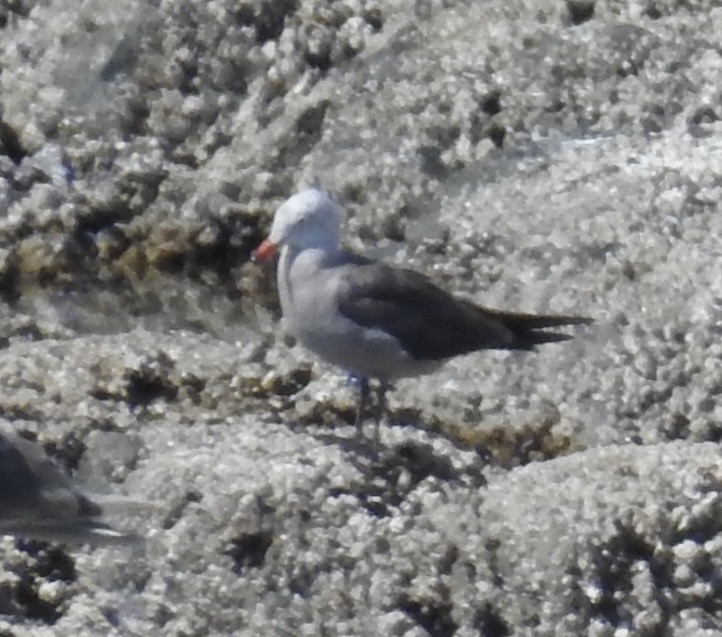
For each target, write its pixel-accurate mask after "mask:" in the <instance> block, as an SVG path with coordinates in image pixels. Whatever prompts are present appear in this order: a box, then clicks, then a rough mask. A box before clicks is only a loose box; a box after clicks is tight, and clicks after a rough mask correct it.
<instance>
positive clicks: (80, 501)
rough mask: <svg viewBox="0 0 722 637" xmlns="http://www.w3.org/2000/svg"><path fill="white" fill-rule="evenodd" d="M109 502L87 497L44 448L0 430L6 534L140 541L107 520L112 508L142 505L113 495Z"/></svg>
mask: <svg viewBox="0 0 722 637" xmlns="http://www.w3.org/2000/svg"><path fill="white" fill-rule="evenodd" d="M103 498H105V496H98V497H97V498H94V497H91V496H88V495H85V494H84V493H81V492H80V490H79V489H78V488H76V487H75V486H74V485H73V484H72V483H71V481H70V480H69V478H68V477H67V476H66V475H65V474H64V473H63V472H62V471H61V470H60V469H59V468H58V466H57V465H55V464H54V463H53V462H52V461H51V460H50V458H48V456H46V455H45V452H44V451H43V449H42V447H40V445H38V444H36V443H34V442H31V441H29V440H26V439H25V438H22V437H20V436H18V435H16V434H14V433H12V432H10V431H5V430H2V431H0V535H3V534H5V535H15V536H22V537H27V538H32V539H36V540H46V541H64V542H67V541H73V542H88V543H90V544H107V543H113V542H123V541H130V542H135V541H136V540H137V539H138V538H137V536H135V534H132V533H126V532H123V531H119V530H116V529H114V528H113V527H111V526H110V525H108V524H107V523H106V522H105V521H104V519H103V516H104V514H105V513H106V512H107V511H108V510H109V509H110V508H124V507H126V506H128V505H130V508H134V507H136V506H138V505H140V503H134V502H132V501H130V500H127V499H125V498H112V497H107V498H105V500H106V501H107V503H104V502H103ZM118 505H120V507H118ZM140 506H143V505H140Z"/></svg>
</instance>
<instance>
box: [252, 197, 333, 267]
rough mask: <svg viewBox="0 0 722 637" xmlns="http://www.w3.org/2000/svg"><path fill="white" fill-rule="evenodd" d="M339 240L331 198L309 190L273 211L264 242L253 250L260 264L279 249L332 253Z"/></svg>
mask: <svg viewBox="0 0 722 637" xmlns="http://www.w3.org/2000/svg"><path fill="white" fill-rule="evenodd" d="M340 240H341V210H340V208H339V206H338V204H337V203H336V202H335V201H334V200H333V199H332V198H331V196H330V195H329V194H328V193H326V192H325V191H323V190H320V189H318V188H312V189H310V190H304V191H303V192H300V193H298V194H297V195H293V197H291V198H289V199H287V200H286V201H284V202H283V204H281V206H280V207H279V208H278V210H276V214H275V215H274V217H273V225H272V226H271V233H270V234H269V235H268V238H267V239H266V240H265V241H264V242H263V243H262V244H261V245H260V246H259V247H258V249H257V250H256V258H257V259H258V260H260V261H264V260H266V259H268V258H270V257H271V256H272V255H273V254H274V253H275V252H276V251H277V250H278V248H280V247H281V246H284V245H287V246H290V247H293V248H296V249H303V248H330V249H334V248H336V247H337V246H338V244H339V241H340Z"/></svg>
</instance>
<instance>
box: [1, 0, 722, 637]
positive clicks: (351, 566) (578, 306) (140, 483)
mask: <svg viewBox="0 0 722 637" xmlns="http://www.w3.org/2000/svg"><path fill="white" fill-rule="evenodd" d="M720 32H722V10H720V9H719V8H718V7H716V6H715V3H714V2H711V1H710V2H703V1H701V0H700V1H687V2H676V1H675V2H673V1H671V0H670V1H667V0H654V1H653V2H646V1H645V2H631V3H630V2H605V3H601V2H581V1H578V2H577V1H574V2H573V1H571V0H569V1H568V2H555V3H551V2H546V1H537V0H515V1H513V2H496V1H494V2H483V3H482V2H463V1H460V0H457V1H441V0H416V1H415V2H400V1H397V0H392V1H388V2H374V1H371V0H367V1H366V0H337V1H334V2H331V1H327V2H322V1H320V0H282V1H276V0H273V1H271V0H243V1H241V2H239V1H237V0H233V1H232V0H210V1H209V2H194V1H191V0H175V1H173V2H170V1H168V2H166V1H160V2H155V1H154V2H143V1H141V0H136V1H135V2H133V1H124V2H115V3H108V2H103V1H101V0H88V1H86V2H83V3H78V4H77V6H75V5H73V6H70V5H69V4H68V3H67V2H61V1H60V0H43V1H38V2H35V1H32V0H23V1H20V2H10V3H5V5H4V6H3V7H0V212H1V213H2V214H0V347H1V348H2V349H1V350H0V417H1V418H2V420H3V421H4V426H7V427H11V428H14V429H16V430H18V431H24V432H26V433H27V434H31V435H35V436H36V437H37V439H38V441H39V442H40V443H41V444H43V445H44V447H45V449H46V450H47V451H48V453H50V455H51V456H52V457H54V458H55V459H56V461H57V462H58V463H59V464H60V465H61V466H63V467H64V468H65V469H66V470H68V471H69V472H71V473H72V474H73V476H74V478H75V479H76V480H77V481H78V482H79V483H80V484H81V485H82V486H84V487H86V488H88V489H91V490H96V491H98V490H99V491H101V492H105V491H114V492H122V493H125V494H128V495H130V496H132V497H135V498H140V499H143V500H151V501H153V502H157V503H158V508H157V510H153V511H152V512H151V513H149V514H148V515H146V516H141V517H139V519H138V520H137V522H136V526H137V528H138V530H139V531H140V532H141V533H143V534H144V535H145V536H146V538H147V544H146V547H145V550H144V551H138V549H137V548H133V549H131V548H124V547H117V546H116V547H108V548H95V549H91V548H89V547H87V548H81V549H77V548H68V547H63V546H62V545H55V544H43V543H37V542H33V541H31V540H28V539H18V540H14V539H11V538H6V539H4V540H3V541H2V545H1V546H0V553H1V555H2V560H3V568H2V570H1V571H0V632H3V633H5V632H7V633H8V634H12V635H18V636H20V635H45V634H47V635H51V634H52V635H94V634H103V635H105V634H109V635H115V634H117V635H129V634H130V635H149V634H159V633H162V634H167V635H179V636H180V635H184V636H189V635H206V634H235V635H249V636H251V635H267V634H273V635H289V636H290V635H293V636H296V635H318V634H326V635H398V636H405V637H412V636H423V635H431V636H433V637H451V636H452V635H454V636H456V637H467V636H469V637H470V636H474V635H481V636H483V637H502V636H504V635H515V636H517V635H535V636H536V635H560V636H566V635H569V636H570V637H571V636H577V635H594V636H600V637H601V636H610V637H621V636H623V635H650V636H651V635H655V636H657V635H674V636H679V637H682V636H684V637H687V636H691V635H695V636H696V635H715V634H719V633H720V632H722V609H720V604H719V599H720V592H721V591H720V586H721V584H720V582H722V533H721V530H722V529H721V528H720V523H719V522H718V520H719V519H720V510H719V509H720V506H721V504H720V503H722V499H721V498H720V484H721V483H720V476H722V466H721V465H722V463H721V461H720V455H719V451H718V446H717V443H718V442H719V440H720V438H722V435H721V432H722V402H720V396H722V362H720V361H721V360H722V358H721V354H722V346H721V345H720V343H719V337H720V330H721V327H722V275H721V274H720V267H719V264H720V257H721V256H722V250H721V249H720V242H719V237H720V236H722V215H720V203H719V202H720V193H721V192H722V125H720V119H721V118H722V105H721V104H722V99H721V98H722V93H721V92H720V90H721V89H720V87H721V86H722V60H721V58H720V50H719V33H720ZM315 180H319V181H320V182H321V183H322V184H323V185H324V186H325V187H327V188H328V189H330V190H331V191H332V192H334V193H335V194H336V195H337V197H338V199H339V200H340V202H341V203H342V204H343V206H344V208H345V210H346V211H347V217H348V220H347V231H348V238H349V243H350V244H351V245H352V246H353V247H355V248H358V249H362V250H364V251H366V252H368V253H370V254H372V255H376V256H380V257H383V258H386V259H388V260H390V261H393V262H397V263H404V264H410V265H411V266H412V267H414V268H417V269H419V270H422V271H424V272H426V273H427V274H429V275H430V276H432V277H433V278H434V279H435V280H437V281H439V282H440V283H442V284H443V285H445V286H447V287H449V288H450V289H455V290H458V291H459V292H460V293H463V294H465V295H467V296H468V297H470V298H473V299H475V300H477V301H479V302H481V303H485V304H487V305H490V306H499V307H505V308H519V309H523V310H530V311H556V312H577V313H586V314H589V315H591V316H593V317H594V318H595V319H596V323H595V325H594V326H593V327H592V328H590V329H588V330H583V331H580V332H579V334H578V337H577V338H576V339H575V340H574V341H571V342H568V343H564V344H562V345H559V346H549V347H547V348H545V349H543V350H542V351H540V352H539V353H535V354H528V355H523V354H522V355H508V354H499V353H489V354H485V355H475V356H469V357H465V358H463V359H458V360H455V361H453V362H451V363H450V364H449V365H447V366H446V367H445V368H444V370H443V371H441V372H439V373H438V374H435V375H434V376H430V377H427V378H422V379H415V380H406V381H403V382H400V383H399V384H398V386H397V388H396V391H395V392H394V393H393V394H392V395H391V396H390V408H391V420H392V424H390V425H386V426H384V427H383V428H382V442H383V452H382V453H381V455H380V457H378V458H375V457H374V456H373V454H372V453H371V449H370V447H369V446H368V445H365V444H359V442H358V441H356V440H354V437H353V428H352V426H351V425H350V423H351V421H352V418H353V408H354V396H353V392H352V389H351V388H349V387H348V386H347V385H346V384H345V381H344V379H343V376H342V375H341V374H340V373H338V370H332V369H329V368H327V367H325V366H323V365H322V364H319V363H318V362H317V361H314V360H313V359H312V358H311V357H310V356H309V355H308V354H307V353H305V352H303V351H302V350H301V349H299V348H297V347H293V346H292V344H291V343H289V342H287V340H286V339H285V338H284V337H283V336H282V333H281V330H280V328H279V326H278V324H277V323H278V318H279V317H278V305H277V300H276V297H275V291H274V282H273V272H272V271H271V269H265V270H264V269H261V268H259V267H257V266H255V265H253V264H252V263H250V262H249V258H250V253H251V251H252V249H253V248H254V247H255V245H256V244H257V243H258V242H259V241H260V239H261V238H262V236H263V235H264V232H265V230H266V229H267V227H268V225H269V223H270V219H271V216H272V214H273V211H274V209H275V207H276V206H277V205H278V204H279V203H280V202H281V201H282V200H283V199H284V198H285V197H287V196H288V195H289V194H291V193H292V192H293V191H294V190H296V189H297V188H299V187H302V186H306V185H309V184H311V183H313V182H314V181H315Z"/></svg>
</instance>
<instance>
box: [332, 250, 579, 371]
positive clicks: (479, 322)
mask: <svg viewBox="0 0 722 637" xmlns="http://www.w3.org/2000/svg"><path fill="white" fill-rule="evenodd" d="M338 307H339V310H340V312H341V313H342V314H343V315H344V316H346V317H347V318H349V319H351V320H352V321H354V322H356V323H358V324H360V325H363V326H364V327H368V328H377V329H380V330H383V331H385V332H388V333H389V334H391V335H392V336H394V337H395V338H396V339H398V341H399V342H400V343H401V346H402V347H403V348H404V349H405V350H406V351H407V352H408V353H409V354H410V355H411V356H412V357H413V358H415V359H417V360H442V359H445V358H449V357H451V356H456V355H457V354H464V353H467V352H472V351H474V350H478V349H522V350H528V349H532V348H533V347H534V346H535V345H538V344H540V343H549V342H555V341H561V340H567V339H568V338H570V336H568V335H566V334H560V333H558V332H548V331H543V329H544V328H548V327H556V326H562V325H571V324H577V323H589V322H590V321H589V319H586V318H583V317H573V316H546V315H534V314H516V313H509V312H501V311H497V310H488V309H485V308H482V307H479V306H477V305H475V304H473V303H471V302H469V301H466V300H463V299H458V298H456V297H454V296H452V295H451V294H449V293H448V292H446V291H445V290H443V289H441V288H440V287H438V286H437V285H435V284H434V283H432V282H431V281H430V280H429V279H428V278H426V277H425V276H423V275H422V274H419V273H418V272H413V271H411V270H404V269H398V268H393V267H391V266H389V265H387V264H384V263H366V264H359V265H357V266H356V267H353V268H350V269H349V271H348V273H347V274H346V276H345V278H344V284H343V285H342V288H341V290H340V295H339V303H338Z"/></svg>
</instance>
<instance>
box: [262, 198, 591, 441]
mask: <svg viewBox="0 0 722 637" xmlns="http://www.w3.org/2000/svg"><path fill="white" fill-rule="evenodd" d="M341 218H342V215H341V210H340V208H339V206H338V205H337V203H336V202H335V201H334V200H333V199H332V198H331V197H330V196H329V195H328V194H327V193H326V192H324V191H323V190H320V189H315V188H314V189H310V190H305V191H303V192H301V193H298V194H296V195H294V196H292V197H291V198H289V199H287V200H286V201H285V202H284V203H283V204H282V205H281V206H280V207H279V208H278V210H277V211H276V213H275V216H274V218H273V224H272V227H271V232H270V234H269V236H268V238H267V239H266V240H265V241H263V243H261V245H260V246H259V247H258V248H257V250H256V252H255V255H254V258H255V260H256V261H267V260H270V259H271V258H272V257H273V256H274V255H275V254H276V253H277V252H278V251H279V250H280V255H281V256H280V261H279V264H278V273H277V279H278V292H279V296H280V301H281V310H282V312H283V320H284V324H285V327H286V329H287V330H288V331H289V332H290V333H291V334H292V335H293V336H294V337H296V339H298V341H299V342H301V343H302V344H303V345H304V346H305V347H306V348H308V349H309V350H311V351H312V352H314V353H315V354H316V355H318V356H319V357H320V358H322V359H324V360H326V361H328V362H330V363H332V364H334V365H337V366H339V367H341V368H343V369H345V370H346V371H347V372H350V373H351V374H352V375H354V376H356V377H357V378H358V379H359V380H360V400H359V404H358V411H357V416H356V427H357V430H358V431H359V433H361V430H362V427H363V416H364V408H365V404H366V402H367V399H368V397H369V395H370V389H369V382H368V381H369V379H372V378H375V379H377V380H378V381H379V395H378V403H379V411H378V413H377V418H376V440H377V441H378V434H379V431H378V429H379V420H380V418H381V415H382V412H383V409H384V397H385V393H386V390H387V388H388V384H389V382H390V381H393V380H394V379H397V378H402V377H406V376H416V375H419V374H426V373H429V372H432V371H434V370H435V369H437V368H438V367H439V366H440V365H442V364H443V363H444V362H445V361H447V360H448V359H450V358H452V357H454V356H458V355H461V354H468V353H470V352H475V351H477V350H486V349H495V350H532V349H534V348H535V346H537V345H541V344H543V343H555V342H558V341H565V340H568V339H570V338H571V336H570V335H569V334H565V333H562V332H559V331H554V328H558V327H563V326H568V325H580V324H589V323H591V319H589V318H586V317H583V316H564V315H544V314H526V313H518V312H506V311H502V310H493V309H488V308H484V307H480V306H478V305H475V304H474V303H472V302H470V301H467V300H465V299H461V298H457V297H455V296H453V295H452V294H450V293H449V292H447V291H445V290H443V289H441V288H440V287H438V286H437V285H435V284H434V283H433V282H432V281H431V280H430V279H428V278H427V277H425V276H424V275H422V274H420V273H418V272H414V271H412V270H407V269H403V268H397V267H393V266H391V265H389V264H387V263H383V262H380V261H375V260H372V259H369V258H366V257H363V256H360V255H358V254H355V253H353V252H349V251H347V250H345V249H343V247H342V246H341Z"/></svg>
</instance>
